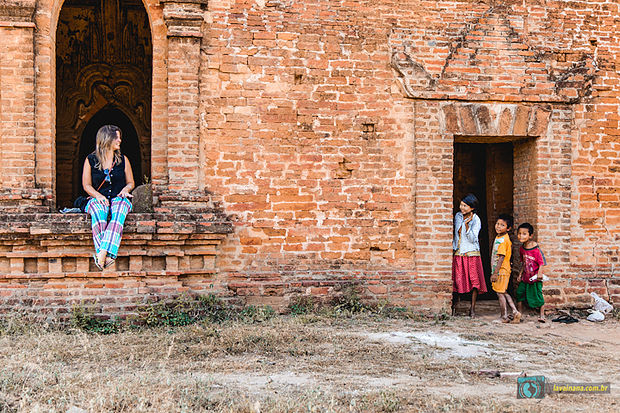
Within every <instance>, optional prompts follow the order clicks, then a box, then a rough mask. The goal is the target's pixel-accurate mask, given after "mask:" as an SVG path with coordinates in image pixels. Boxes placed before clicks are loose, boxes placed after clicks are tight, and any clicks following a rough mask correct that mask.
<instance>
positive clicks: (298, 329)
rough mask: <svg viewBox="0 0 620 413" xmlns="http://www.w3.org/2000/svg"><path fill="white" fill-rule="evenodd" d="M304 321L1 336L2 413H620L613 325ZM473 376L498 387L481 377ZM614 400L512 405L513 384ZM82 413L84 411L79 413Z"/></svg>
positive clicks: (488, 319) (490, 311)
mask: <svg viewBox="0 0 620 413" xmlns="http://www.w3.org/2000/svg"><path fill="white" fill-rule="evenodd" d="M478 312H479V314H480V316H479V317H478V318H476V319H474V320H471V319H469V317H464V316H457V317H454V318H449V319H447V320H441V319H440V318H435V319H433V318H427V319H386V318H381V317H377V316H373V315H362V316H355V317H351V318H346V317H326V316H316V315H305V316H297V317H276V318H274V319H272V320H269V321H267V322H264V323H259V324H243V323H230V324H223V325H213V324H197V325H192V326H188V327H184V328H178V329H174V330H170V329H150V330H148V329H147V330H139V331H136V332H124V333H120V334H114V335H109V336H98V335H89V334H85V333H82V332H77V331H70V332H66V331H62V332H58V331H47V332H46V331H27V332H24V333H20V334H5V335H2V336H0V412H13V411H17V412H33V411H46V412H47V411H58V412H67V411H69V410H70V409H74V410H73V411H75V412H78V411H88V412H107V411H119V412H120V411H123V412H130V411H132V412H133V411H158V412H159V411H162V412H163V411H179V412H180V411H186V412H191V411H247V412H258V411H278V412H280V411H282V412H284V411H306V412H308V411H310V412H326V411H334V412H340V411H343V412H344V411H346V412H353V411H360V412H362V411H364V412H365V411H384V412H396V411H483V412H485V411H498V412H499V411H549V412H551V411H553V412H556V411H588V412H589V411H597V412H604V411H619V410H620V395H619V392H618V389H620V369H619V367H620V365H619V363H618V358H619V357H618V355H619V354H620V330H619V329H618V327H619V326H620V323H619V322H618V321H617V320H607V321H605V322H603V323H596V324H594V323H590V322H588V321H585V320H582V321H580V322H579V323H576V324H559V323H553V322H548V323H546V324H541V323H538V322H537V321H536V317H535V316H534V315H533V314H532V315H529V316H527V317H526V319H525V321H524V322H523V323H521V324H518V325H514V324H502V323H499V322H498V319H497V315H496V308H495V307H494V304H493V303H483V304H482V305H481V306H480V309H479V311H478ZM482 370H493V371H495V370H496V371H499V372H502V373H503V375H502V377H489V376H488V375H486V374H483V375H480V374H479V372H480V371H482ZM521 373H525V374H527V375H530V376H531V375H544V376H545V377H546V379H547V381H550V382H609V383H610V384H611V393H610V394H598V395H584V394H561V395H559V394H552V395H548V396H547V397H545V398H544V399H542V400H523V399H517V398H516V390H517V379H516V376H517V375H518V374H521ZM79 409H82V410H79Z"/></svg>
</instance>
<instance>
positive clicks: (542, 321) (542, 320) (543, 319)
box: [538, 317, 547, 323]
mask: <svg viewBox="0 0 620 413" xmlns="http://www.w3.org/2000/svg"><path fill="white" fill-rule="evenodd" d="M538 322H539V323H546V322H547V320H545V317H538Z"/></svg>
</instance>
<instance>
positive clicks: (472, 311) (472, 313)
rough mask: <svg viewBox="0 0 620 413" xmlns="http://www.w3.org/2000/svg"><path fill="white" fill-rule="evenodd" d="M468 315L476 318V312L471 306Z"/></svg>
mask: <svg viewBox="0 0 620 413" xmlns="http://www.w3.org/2000/svg"><path fill="white" fill-rule="evenodd" d="M469 317H470V318H476V312H475V311H474V309H473V308H470V309H469Z"/></svg>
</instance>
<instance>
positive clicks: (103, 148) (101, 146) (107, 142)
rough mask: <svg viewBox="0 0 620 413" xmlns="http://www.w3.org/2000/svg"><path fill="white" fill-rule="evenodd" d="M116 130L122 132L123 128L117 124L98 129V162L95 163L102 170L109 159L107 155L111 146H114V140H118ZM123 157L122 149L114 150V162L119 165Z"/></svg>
mask: <svg viewBox="0 0 620 413" xmlns="http://www.w3.org/2000/svg"><path fill="white" fill-rule="evenodd" d="M116 132H118V133H121V134H122V132H121V129H120V128H119V127H118V126H115V125H104V126H102V127H100V128H99V130H98V131H97V139H96V143H97V148H96V149H95V156H96V157H97V163H96V164H95V168H97V169H99V170H100V171H101V170H103V164H104V163H105V161H107V159H105V155H107V153H108V150H109V149H110V146H112V142H114V140H116ZM121 136H122V135H121ZM122 159H123V158H122V155H121V151H120V150H117V151H114V164H115V165H118V164H119V163H121V160H122Z"/></svg>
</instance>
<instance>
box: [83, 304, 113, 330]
mask: <svg viewBox="0 0 620 413" xmlns="http://www.w3.org/2000/svg"><path fill="white" fill-rule="evenodd" d="M71 325H72V326H73V327H75V328H78V329H80V330H82V331H85V332H88V333H98V334H113V333H118V332H119V330H120V327H121V323H120V321H119V320H117V319H114V320H105V319H101V318H97V317H96V316H95V315H94V313H93V310H92V308H85V307H83V306H81V305H78V306H73V308H72V310H71Z"/></svg>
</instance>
